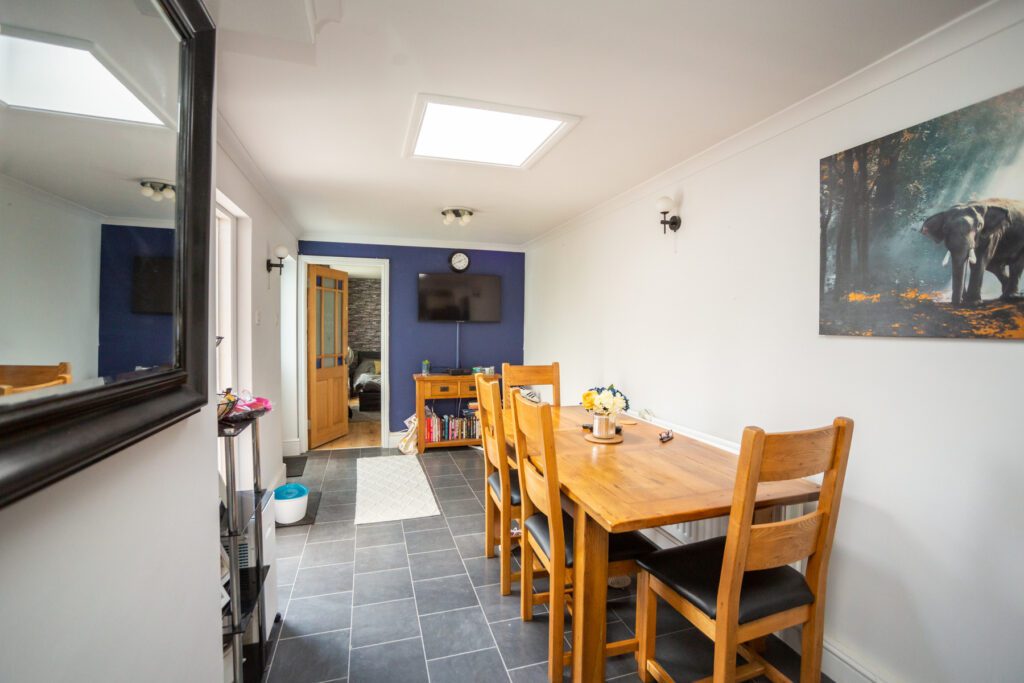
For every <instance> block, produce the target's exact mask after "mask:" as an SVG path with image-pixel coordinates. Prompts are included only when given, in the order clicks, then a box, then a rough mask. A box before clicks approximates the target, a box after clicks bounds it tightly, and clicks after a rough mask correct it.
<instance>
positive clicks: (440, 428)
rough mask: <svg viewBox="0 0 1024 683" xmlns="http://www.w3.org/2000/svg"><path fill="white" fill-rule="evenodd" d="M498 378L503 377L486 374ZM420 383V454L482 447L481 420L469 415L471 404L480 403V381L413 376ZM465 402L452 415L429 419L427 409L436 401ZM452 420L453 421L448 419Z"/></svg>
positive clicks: (457, 376)
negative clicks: (477, 385)
mask: <svg viewBox="0 0 1024 683" xmlns="http://www.w3.org/2000/svg"><path fill="white" fill-rule="evenodd" d="M486 377H487V379H491V380H493V379H497V378H498V377H500V375H486ZM412 378H413V381H414V382H416V431H417V435H416V443H417V450H419V452H420V453H426V451H427V449H428V448H458V447H460V446H479V445H480V437H479V427H478V424H479V421H478V420H477V418H476V416H475V415H471V414H467V413H468V406H469V403H470V402H474V401H476V379H474V376H473V375H456V376H453V375H424V374H415V375H413V376H412ZM450 400H455V401H459V400H462V401H464V404H463V405H462V406H461V408H460V409H459V410H458V411H457V412H454V413H452V414H451V415H450V416H446V415H441V416H439V417H436V418H428V416H427V407H428V406H429V405H431V403H433V402H434V401H450ZM445 417H450V418H453V419H454V421H453V419H447V420H446V419H444V418H445Z"/></svg>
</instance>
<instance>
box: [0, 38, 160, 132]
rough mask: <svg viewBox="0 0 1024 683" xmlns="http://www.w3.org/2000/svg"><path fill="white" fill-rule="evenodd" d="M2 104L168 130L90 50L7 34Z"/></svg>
mask: <svg viewBox="0 0 1024 683" xmlns="http://www.w3.org/2000/svg"><path fill="white" fill-rule="evenodd" d="M3 28H4V30H5V31H6V30H7V27H6V26H5V27H3ZM0 100H3V101H4V102H6V103H7V104H8V105H10V106H12V107H24V108H27V109H41V110H44V111H54V112H61V113H65V114H77V115H79V116H94V117H99V118H104V119H118V120H121V121H136V122H138V123H153V124H157V125H162V124H163V122H162V121H161V120H160V119H158V118H157V117H156V116H155V115H154V114H153V112H152V111H150V110H149V109H148V108H147V107H146V105H144V104H143V103H142V102H141V101H140V100H139V98H138V97H136V96H135V95H134V94H133V93H132V92H131V91H130V90H129V89H128V88H127V87H125V85H124V83H122V82H121V81H120V80H118V78H117V77H116V76H115V75H114V74H112V73H111V72H110V71H109V70H108V69H107V68H106V67H105V66H103V64H102V63H101V62H100V61H99V60H98V59H96V57H95V56H94V55H93V54H92V53H91V52H89V50H86V49H81V48H75V47H67V46H65V45H57V44H54V43H48V42H41V41H37V40H29V39H27V38H21V37H17V36H12V35H6V34H0Z"/></svg>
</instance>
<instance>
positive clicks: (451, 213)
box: [441, 206, 474, 225]
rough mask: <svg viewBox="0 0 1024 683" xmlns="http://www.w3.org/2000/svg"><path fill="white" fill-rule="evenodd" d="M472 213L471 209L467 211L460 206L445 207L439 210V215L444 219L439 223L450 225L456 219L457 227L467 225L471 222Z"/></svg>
mask: <svg viewBox="0 0 1024 683" xmlns="http://www.w3.org/2000/svg"><path fill="white" fill-rule="evenodd" d="M473 213H474V212H473V209H467V208H465V207H462V206H447V207H445V208H443V209H441V215H442V216H443V217H444V219H443V220H442V221H441V222H442V223H444V224H445V225H451V224H452V223H454V222H455V219H456V218H458V219H459V225H469V222H470V221H471V220H473Z"/></svg>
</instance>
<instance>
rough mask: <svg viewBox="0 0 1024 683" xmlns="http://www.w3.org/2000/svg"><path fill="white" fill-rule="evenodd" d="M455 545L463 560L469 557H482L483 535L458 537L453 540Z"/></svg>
mask: <svg viewBox="0 0 1024 683" xmlns="http://www.w3.org/2000/svg"><path fill="white" fill-rule="evenodd" d="M455 545H456V546H457V547H458V548H459V552H460V553H462V558H463V559H465V560H468V559H470V558H471V557H483V556H484V534H483V533H478V534H467V535H465V536H459V537H457V538H456V539H455Z"/></svg>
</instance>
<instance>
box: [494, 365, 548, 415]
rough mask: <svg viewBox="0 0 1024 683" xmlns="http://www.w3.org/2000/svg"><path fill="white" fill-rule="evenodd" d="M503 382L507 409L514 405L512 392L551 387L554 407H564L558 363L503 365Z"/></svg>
mask: <svg viewBox="0 0 1024 683" xmlns="http://www.w3.org/2000/svg"><path fill="white" fill-rule="evenodd" d="M501 381H502V384H503V385H504V387H505V408H508V407H509V406H510V405H511V403H512V399H511V396H512V390H513V389H515V388H516V387H525V386H530V387H536V386H550V387H551V391H552V393H553V396H552V398H551V403H552V405H556V406H560V405H562V392H561V382H560V380H559V371H558V363H552V364H551V365H509V364H508V363H502V364H501Z"/></svg>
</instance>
